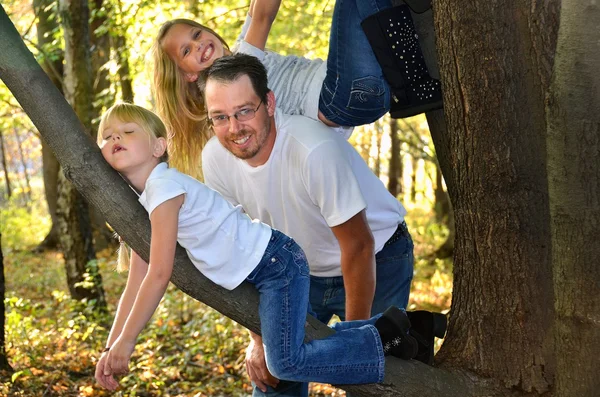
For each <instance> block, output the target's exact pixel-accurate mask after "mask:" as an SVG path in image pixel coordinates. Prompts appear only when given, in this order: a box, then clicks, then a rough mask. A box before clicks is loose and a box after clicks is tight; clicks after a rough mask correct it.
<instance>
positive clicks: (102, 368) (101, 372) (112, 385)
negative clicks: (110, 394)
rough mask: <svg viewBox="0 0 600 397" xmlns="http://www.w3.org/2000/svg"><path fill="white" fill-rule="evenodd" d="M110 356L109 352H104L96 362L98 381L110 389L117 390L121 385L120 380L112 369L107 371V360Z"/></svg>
mask: <svg viewBox="0 0 600 397" xmlns="http://www.w3.org/2000/svg"><path fill="white" fill-rule="evenodd" d="M107 358H108V352H105V353H102V355H101V356H100V361H98V364H96V374H95V377H96V381H97V382H98V383H99V384H100V386H102V387H104V388H105V389H108V390H115V389H116V388H117V387H118V386H119V382H117V380H116V379H115V377H114V376H113V375H112V373H111V372H110V370H108V371H107V368H106V362H107Z"/></svg>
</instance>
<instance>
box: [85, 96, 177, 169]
mask: <svg viewBox="0 0 600 397" xmlns="http://www.w3.org/2000/svg"><path fill="white" fill-rule="evenodd" d="M113 119H118V120H120V121H122V122H125V123H136V124H137V125H139V126H140V127H141V128H142V130H143V131H144V132H146V134H148V138H164V139H165V140H166V139H167V129H166V127H165V124H164V123H163V122H162V120H161V119H160V118H159V117H158V116H157V115H156V114H154V113H153V112H151V111H149V110H148V109H145V108H143V107H141V106H137V105H133V104H131V103H125V102H119V103H115V104H114V105H112V106H111V107H110V108H108V110H107V111H106V112H104V114H103V115H102V118H101V119H100V125H99V126H98V139H97V143H98V145H101V144H102V141H103V138H102V136H103V134H102V131H104V130H105V129H106V124H107V123H108V122H109V121H110V120H113ZM160 161H164V162H168V161H169V154H168V151H165V154H163V155H162V156H161V158H160Z"/></svg>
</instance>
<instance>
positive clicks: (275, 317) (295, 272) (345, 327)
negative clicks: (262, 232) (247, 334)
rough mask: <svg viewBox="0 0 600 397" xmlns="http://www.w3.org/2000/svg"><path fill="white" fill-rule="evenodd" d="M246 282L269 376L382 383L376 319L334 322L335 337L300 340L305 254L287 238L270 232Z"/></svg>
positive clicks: (304, 304) (305, 308)
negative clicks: (253, 293)
mask: <svg viewBox="0 0 600 397" xmlns="http://www.w3.org/2000/svg"><path fill="white" fill-rule="evenodd" d="M247 280H248V281H249V282H250V283H252V284H254V285H255V287H256V289H257V290H258V292H259V308H258V310H259V315H260V322H261V332H262V338H263V344H264V346H265V358H266V361H267V367H268V369H269V371H270V372H271V374H272V375H273V376H275V377H276V378H278V379H283V380H289V381H296V382H310V381H313V382H320V383H334V384H360V383H376V382H381V381H383V375H384V365H385V359H384V355H383V347H382V344H381V338H380V337H379V332H378V331H377V329H376V328H375V326H374V325H373V324H374V321H375V318H372V319H370V320H363V321H352V322H341V323H338V324H336V326H334V329H335V330H336V331H338V332H336V333H335V334H333V335H331V336H329V337H327V338H325V339H319V340H313V341H310V342H307V343H305V342H304V326H305V323H306V315H307V313H308V311H309V310H310V306H309V302H308V293H309V285H310V278H309V270H308V263H307V261H306V256H305V255H304V252H303V251H302V249H301V248H300V247H299V246H298V244H296V242H295V241H294V240H292V239H291V238H290V237H288V236H286V235H285V234H283V233H281V232H279V231H277V230H273V234H272V236H271V241H270V242H269V245H268V246H267V249H266V251H265V254H264V256H263V258H262V260H261V262H260V263H259V264H258V266H257V267H256V269H254V271H253V272H252V273H251V274H250V275H249V276H248V278H247Z"/></svg>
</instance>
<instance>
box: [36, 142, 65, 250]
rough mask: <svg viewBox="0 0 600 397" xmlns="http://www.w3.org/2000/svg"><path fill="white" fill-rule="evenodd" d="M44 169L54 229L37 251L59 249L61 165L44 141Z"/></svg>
mask: <svg viewBox="0 0 600 397" xmlns="http://www.w3.org/2000/svg"><path fill="white" fill-rule="evenodd" d="M42 168H43V175H44V194H45V196H46V202H47V203H48V213H49V214H50V219H51V220H52V227H51V228H50V232H48V234H47V235H46V237H45V238H44V240H43V241H42V242H41V243H40V245H39V246H38V248H37V249H39V250H43V249H53V248H57V247H58V244H59V239H58V217H57V215H56V209H57V206H58V205H57V203H58V173H59V171H60V164H58V160H57V159H56V156H54V153H52V149H50V147H49V146H48V145H47V144H46V142H45V141H44V140H43V139H42Z"/></svg>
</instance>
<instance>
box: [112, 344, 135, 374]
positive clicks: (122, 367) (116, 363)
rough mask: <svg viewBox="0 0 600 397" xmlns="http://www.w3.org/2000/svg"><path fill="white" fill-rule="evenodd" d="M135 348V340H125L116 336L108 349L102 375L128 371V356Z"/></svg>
mask: <svg viewBox="0 0 600 397" xmlns="http://www.w3.org/2000/svg"><path fill="white" fill-rule="evenodd" d="M134 348H135V341H127V340H123V339H121V337H119V338H117V340H116V341H115V343H113V345H112V346H111V348H110V350H109V351H108V357H107V360H106V361H107V362H106V365H105V366H104V375H111V374H115V375H122V374H126V373H127V372H129V358H130V357H131V354H132V353H133V349H134Z"/></svg>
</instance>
